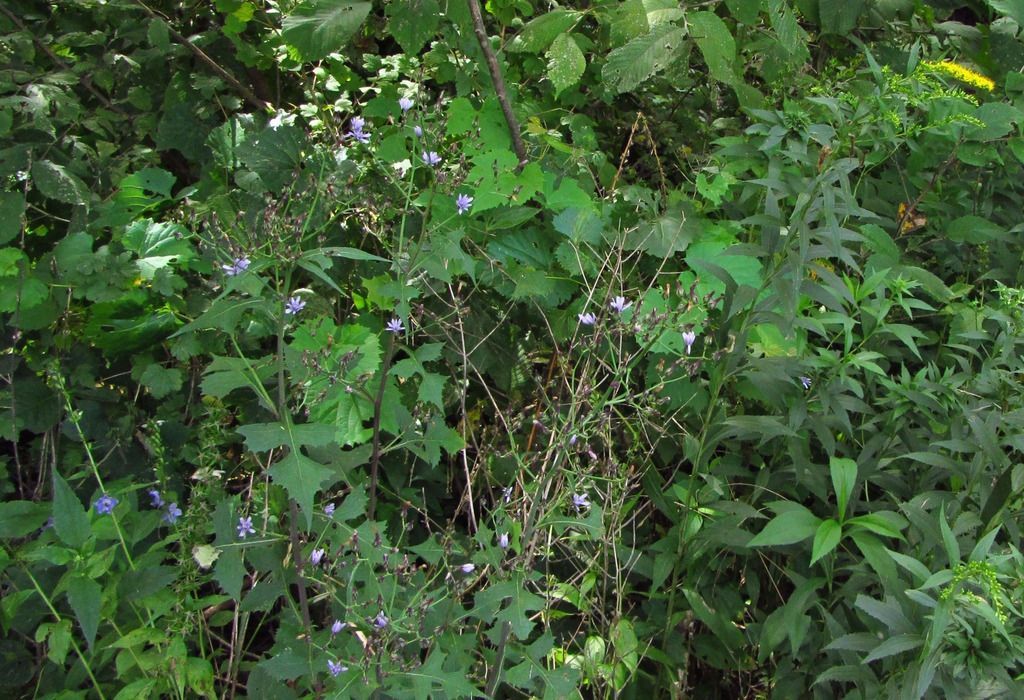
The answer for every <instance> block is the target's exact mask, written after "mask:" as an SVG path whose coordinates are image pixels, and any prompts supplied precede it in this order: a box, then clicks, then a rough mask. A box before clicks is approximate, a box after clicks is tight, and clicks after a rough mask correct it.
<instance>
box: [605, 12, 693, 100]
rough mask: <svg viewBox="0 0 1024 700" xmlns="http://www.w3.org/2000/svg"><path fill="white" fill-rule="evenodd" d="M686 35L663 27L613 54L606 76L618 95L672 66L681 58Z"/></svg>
mask: <svg viewBox="0 0 1024 700" xmlns="http://www.w3.org/2000/svg"><path fill="white" fill-rule="evenodd" d="M685 36H686V31H685V30H683V29H682V28H680V27H677V26H676V25H674V24H662V25H659V26H658V27H656V28H655V29H654V30H652V31H651V32H650V33H649V34H645V35H644V36H640V37H637V38H636V39H633V40H632V41H630V42H629V43H628V44H626V45H625V46H621V47H619V48H617V49H615V50H614V51H612V52H611V53H610V54H608V59H607V61H606V62H605V64H604V70H603V72H602V75H603V76H604V80H605V82H606V83H608V85H609V86H610V87H611V88H612V89H613V91H614V92H629V91H630V90H633V89H634V88H636V87H637V86H639V85H640V84H641V83H643V82H644V81H645V80H647V79H648V78H650V77H651V76H652V75H654V74H655V73H657V72H659V71H662V70H664V69H665V68H666V67H668V66H669V65H671V64H672V63H673V62H674V61H675V60H676V59H677V58H678V57H679V54H680V52H681V51H680V50H681V48H682V46H683V38H684V37H685Z"/></svg>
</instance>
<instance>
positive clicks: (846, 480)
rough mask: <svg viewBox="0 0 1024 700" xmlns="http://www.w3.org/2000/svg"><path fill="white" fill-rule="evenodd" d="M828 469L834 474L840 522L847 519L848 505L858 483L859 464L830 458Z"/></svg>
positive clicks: (833, 480) (833, 486) (844, 459)
mask: <svg viewBox="0 0 1024 700" xmlns="http://www.w3.org/2000/svg"><path fill="white" fill-rule="evenodd" d="M828 469H829V472H830V473H831V474H832V488H833V489H834V490H835V494H836V503H837V505H838V508H837V512H838V516H839V522H843V520H845V519H846V504H847V503H849V502H850V494H852V493H853V487H854V485H855V484H856V483H857V463H856V462H854V461H853V460H852V459H846V458H843V457H829V460H828Z"/></svg>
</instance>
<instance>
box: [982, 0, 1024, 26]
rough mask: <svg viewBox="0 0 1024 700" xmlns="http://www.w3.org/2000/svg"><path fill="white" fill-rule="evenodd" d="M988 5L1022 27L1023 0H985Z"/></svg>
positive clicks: (1023, 17) (1023, 14)
mask: <svg viewBox="0 0 1024 700" xmlns="http://www.w3.org/2000/svg"><path fill="white" fill-rule="evenodd" d="M986 1H987V2H988V5H989V7H991V8H992V9H993V10H995V11H997V12H1000V13H1002V14H1004V15H1006V16H1007V17H1009V18H1011V19H1012V20H1013V21H1014V22H1016V23H1017V24H1018V25H1020V26H1022V27H1024V0H986Z"/></svg>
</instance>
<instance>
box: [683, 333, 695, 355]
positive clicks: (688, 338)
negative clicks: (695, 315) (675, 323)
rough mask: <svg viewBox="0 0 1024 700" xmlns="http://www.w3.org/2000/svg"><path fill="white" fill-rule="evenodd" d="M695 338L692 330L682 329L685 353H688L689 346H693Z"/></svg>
mask: <svg viewBox="0 0 1024 700" xmlns="http://www.w3.org/2000/svg"><path fill="white" fill-rule="evenodd" d="M695 340H697V334H696V333H694V332H693V331H692V330H689V331H683V342H684V343H686V354H687V355H689V354H690V348H692V347H693V343H694V341H695Z"/></svg>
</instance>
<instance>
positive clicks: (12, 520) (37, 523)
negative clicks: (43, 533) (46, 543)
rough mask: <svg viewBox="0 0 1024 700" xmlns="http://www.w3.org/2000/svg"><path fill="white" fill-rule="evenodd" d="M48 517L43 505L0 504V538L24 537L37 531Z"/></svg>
mask: <svg viewBox="0 0 1024 700" xmlns="http://www.w3.org/2000/svg"><path fill="white" fill-rule="evenodd" d="M49 516H50V508H49V507H48V506H47V504H45V503H34V502H32V501H6V502H4V503H0V538H4V537H24V536H25V535H27V534H28V533H30V532H33V531H34V530H38V529H39V528H40V527H42V526H43V523H45V522H46V519H47V518H48V517H49Z"/></svg>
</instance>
